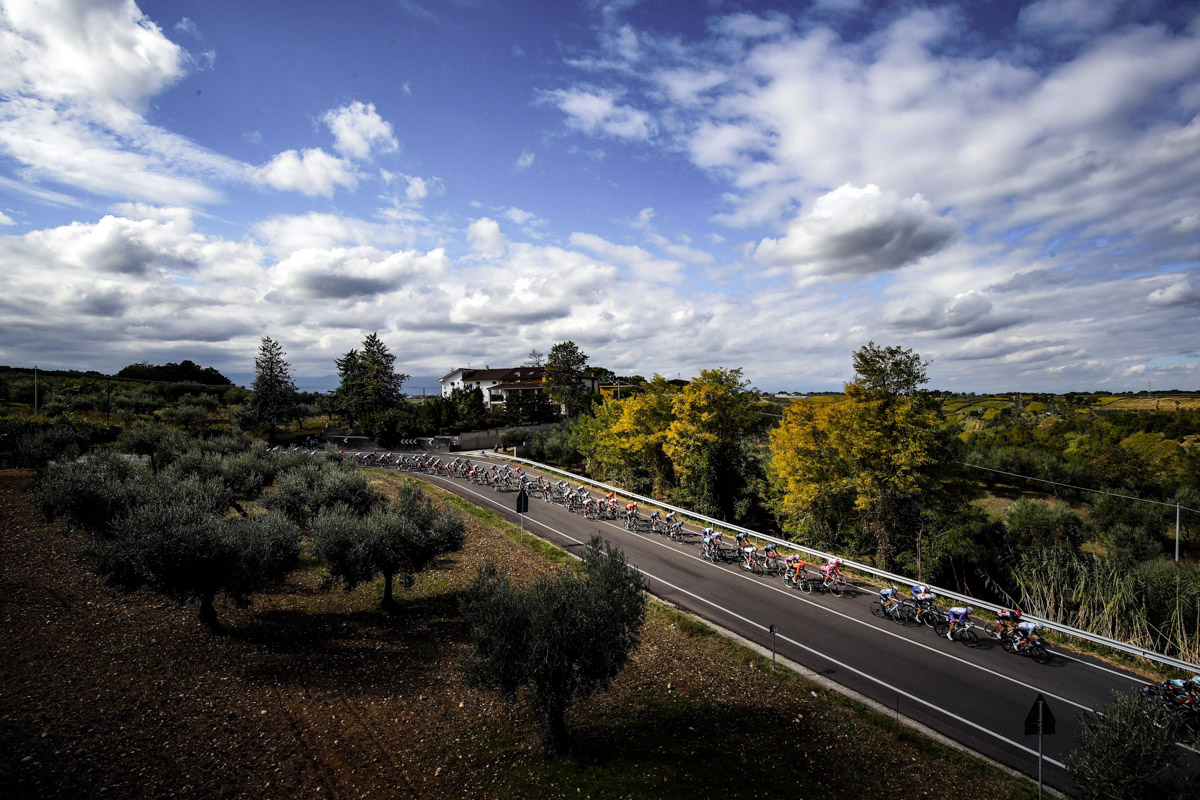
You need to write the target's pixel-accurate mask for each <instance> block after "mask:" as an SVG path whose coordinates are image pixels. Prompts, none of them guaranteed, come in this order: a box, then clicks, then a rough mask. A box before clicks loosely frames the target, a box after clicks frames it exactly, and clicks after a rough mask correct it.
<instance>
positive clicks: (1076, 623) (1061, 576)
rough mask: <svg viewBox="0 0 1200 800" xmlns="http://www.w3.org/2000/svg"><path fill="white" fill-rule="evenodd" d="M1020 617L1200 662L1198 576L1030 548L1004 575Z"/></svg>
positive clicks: (1156, 564)
mask: <svg viewBox="0 0 1200 800" xmlns="http://www.w3.org/2000/svg"><path fill="white" fill-rule="evenodd" d="M1010 575H1011V577H1012V580H1013V583H1014V584H1015V586H1016V587H1017V590H1018V594H1019V597H1020V605H1021V608H1022V609H1023V610H1025V611H1026V612H1028V613H1031V614H1034V615H1036V616H1039V617H1044V618H1046V619H1049V620H1053V621H1056V622H1059V623H1062V624H1064V625H1070V626H1072V627H1076V628H1081V629H1083V630H1086V631H1090V632H1092V633H1097V634H1100V635H1101V636H1107V637H1109V638H1112V639H1118V640H1120V641H1123V642H1128V643H1130V644H1132V645H1135V646H1137V647H1141V648H1144V649H1146V650H1153V651H1155V652H1157V653H1162V654H1163V655H1168V656H1173V657H1175V658H1181V659H1184V660H1186V661H1192V662H1196V661H1200V571H1198V570H1197V569H1196V568H1194V567H1183V566H1177V565H1175V564H1171V563H1168V562H1163V561H1145V562H1134V563H1131V562H1128V561H1125V560H1123V559H1118V558H1109V557H1104V556H1098V555H1088V554H1078V553H1075V552H1074V551H1072V550H1070V549H1069V548H1067V547H1062V546H1052V547H1041V548H1037V549H1035V550H1034V551H1032V552H1031V553H1029V554H1028V555H1027V556H1026V557H1025V558H1024V559H1022V560H1021V561H1020V562H1018V563H1017V564H1015V565H1014V566H1012V567H1011V569H1010Z"/></svg>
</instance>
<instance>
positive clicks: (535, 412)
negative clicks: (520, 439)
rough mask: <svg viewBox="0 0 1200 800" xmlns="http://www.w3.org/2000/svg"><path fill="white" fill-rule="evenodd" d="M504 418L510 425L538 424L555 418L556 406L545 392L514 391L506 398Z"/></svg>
mask: <svg viewBox="0 0 1200 800" xmlns="http://www.w3.org/2000/svg"><path fill="white" fill-rule="evenodd" d="M504 418H505V420H506V421H507V424H509V425H537V424H538V423H541V422H546V421H548V420H551V419H553V418H554V407H553V406H552V405H551V403H550V398H549V397H547V396H546V393H545V392H542V391H528V390H526V391H512V392H509V393H508V394H507V395H506V396H505V398H504Z"/></svg>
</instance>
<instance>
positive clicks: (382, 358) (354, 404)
mask: <svg viewBox="0 0 1200 800" xmlns="http://www.w3.org/2000/svg"><path fill="white" fill-rule="evenodd" d="M334 363H336V364H337V371H338V376H339V377H340V378H341V379H342V382H341V385H340V386H338V388H337V392H336V394H335V401H336V405H337V408H338V411H339V413H341V415H342V416H343V417H345V418H346V419H347V420H348V421H349V422H350V423H351V424H354V423H356V422H357V423H359V424H363V423H366V422H368V421H369V420H370V419H371V418H372V417H375V416H377V415H379V414H382V413H383V412H384V411H387V410H388V409H390V408H393V407H395V406H396V405H397V404H399V403H400V400H401V398H402V397H403V394H402V393H401V389H402V388H403V386H404V382H405V381H406V380H408V376H407V375H404V374H402V373H398V372H396V370H395V364H396V357H395V356H394V355H392V353H391V352H390V351H389V350H388V348H387V345H385V344H384V343H383V340H382V339H380V338H379V336H378V334H377V333H371V334H370V335H369V336H367V338H366V339H364V340H363V346H362V350H361V351H358V350H351V351H350V352H348V353H346V355H344V356H342V357H341V358H339V359H336V360H335V362H334Z"/></svg>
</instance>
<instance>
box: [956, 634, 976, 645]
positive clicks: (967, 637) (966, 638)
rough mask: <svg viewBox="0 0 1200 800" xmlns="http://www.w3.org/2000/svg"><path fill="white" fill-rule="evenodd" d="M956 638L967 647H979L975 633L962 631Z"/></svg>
mask: <svg viewBox="0 0 1200 800" xmlns="http://www.w3.org/2000/svg"><path fill="white" fill-rule="evenodd" d="M958 638H959V640H960V641H961V642H962V643H963V644H965V645H966V646H967V647H979V634H978V633H976V632H975V631H963V632H962V633H960V634H959V635H958Z"/></svg>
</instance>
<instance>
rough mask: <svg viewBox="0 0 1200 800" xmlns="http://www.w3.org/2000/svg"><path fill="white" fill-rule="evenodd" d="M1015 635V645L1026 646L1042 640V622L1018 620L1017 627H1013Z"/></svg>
mask: <svg viewBox="0 0 1200 800" xmlns="http://www.w3.org/2000/svg"><path fill="white" fill-rule="evenodd" d="M1013 631H1014V632H1015V633H1016V635H1017V647H1028V646H1029V645H1031V644H1039V643H1041V641H1042V623H1040V622H1032V621H1030V620H1025V621H1023V622H1018V623H1017V627H1016V628H1014V629H1013Z"/></svg>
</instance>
